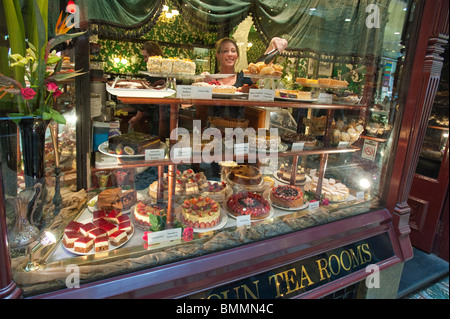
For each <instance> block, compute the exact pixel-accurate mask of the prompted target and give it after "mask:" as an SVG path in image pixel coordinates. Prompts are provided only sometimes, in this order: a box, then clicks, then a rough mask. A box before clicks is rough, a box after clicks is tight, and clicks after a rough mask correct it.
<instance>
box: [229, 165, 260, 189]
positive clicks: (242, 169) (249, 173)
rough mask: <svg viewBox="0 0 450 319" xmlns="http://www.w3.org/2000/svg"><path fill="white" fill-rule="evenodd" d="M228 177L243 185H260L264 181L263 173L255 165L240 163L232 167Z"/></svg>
mask: <svg viewBox="0 0 450 319" xmlns="http://www.w3.org/2000/svg"><path fill="white" fill-rule="evenodd" d="M228 179H229V180H230V181H232V182H234V183H237V184H241V185H259V184H261V182H262V175H261V173H260V171H259V168H257V167H255V166H249V165H238V166H235V167H232V168H231V169H230V173H229V174H228Z"/></svg>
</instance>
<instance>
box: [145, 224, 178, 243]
mask: <svg viewBox="0 0 450 319" xmlns="http://www.w3.org/2000/svg"><path fill="white" fill-rule="evenodd" d="M177 239H181V228H174V229H167V230H162V231H157V232H151V233H147V242H148V244H149V245H152V244H159V243H164V242H167V241H172V240H177Z"/></svg>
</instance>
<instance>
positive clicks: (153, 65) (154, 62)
mask: <svg viewBox="0 0 450 319" xmlns="http://www.w3.org/2000/svg"><path fill="white" fill-rule="evenodd" d="M161 61H162V57H161V56H159V55H156V56H151V57H149V58H148V60H147V70H148V72H150V73H161Z"/></svg>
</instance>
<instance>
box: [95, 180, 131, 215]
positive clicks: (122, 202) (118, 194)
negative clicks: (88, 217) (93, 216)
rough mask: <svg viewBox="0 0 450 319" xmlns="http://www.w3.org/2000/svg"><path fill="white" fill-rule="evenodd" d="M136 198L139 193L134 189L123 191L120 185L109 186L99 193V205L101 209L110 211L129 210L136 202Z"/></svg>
mask: <svg viewBox="0 0 450 319" xmlns="http://www.w3.org/2000/svg"><path fill="white" fill-rule="evenodd" d="M136 200H137V193H136V190H134V189H130V190H127V191H125V192H123V191H122V189H121V188H119V187H116V188H109V189H105V190H104V191H102V192H100V194H98V199H97V207H98V208H100V209H101V210H110V211H114V210H127V209H130V208H131V206H133V205H134V204H135V203H136ZM98 214H101V213H100V212H99V213H98ZM97 217H98V216H97Z"/></svg>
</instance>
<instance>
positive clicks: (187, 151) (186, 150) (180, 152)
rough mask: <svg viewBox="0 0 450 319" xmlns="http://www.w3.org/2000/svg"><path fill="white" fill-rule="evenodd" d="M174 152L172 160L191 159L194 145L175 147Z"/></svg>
mask: <svg viewBox="0 0 450 319" xmlns="http://www.w3.org/2000/svg"><path fill="white" fill-rule="evenodd" d="M172 152H173V153H172V160H183V159H189V158H190V157H191V156H192V147H179V148H174V149H172Z"/></svg>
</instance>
